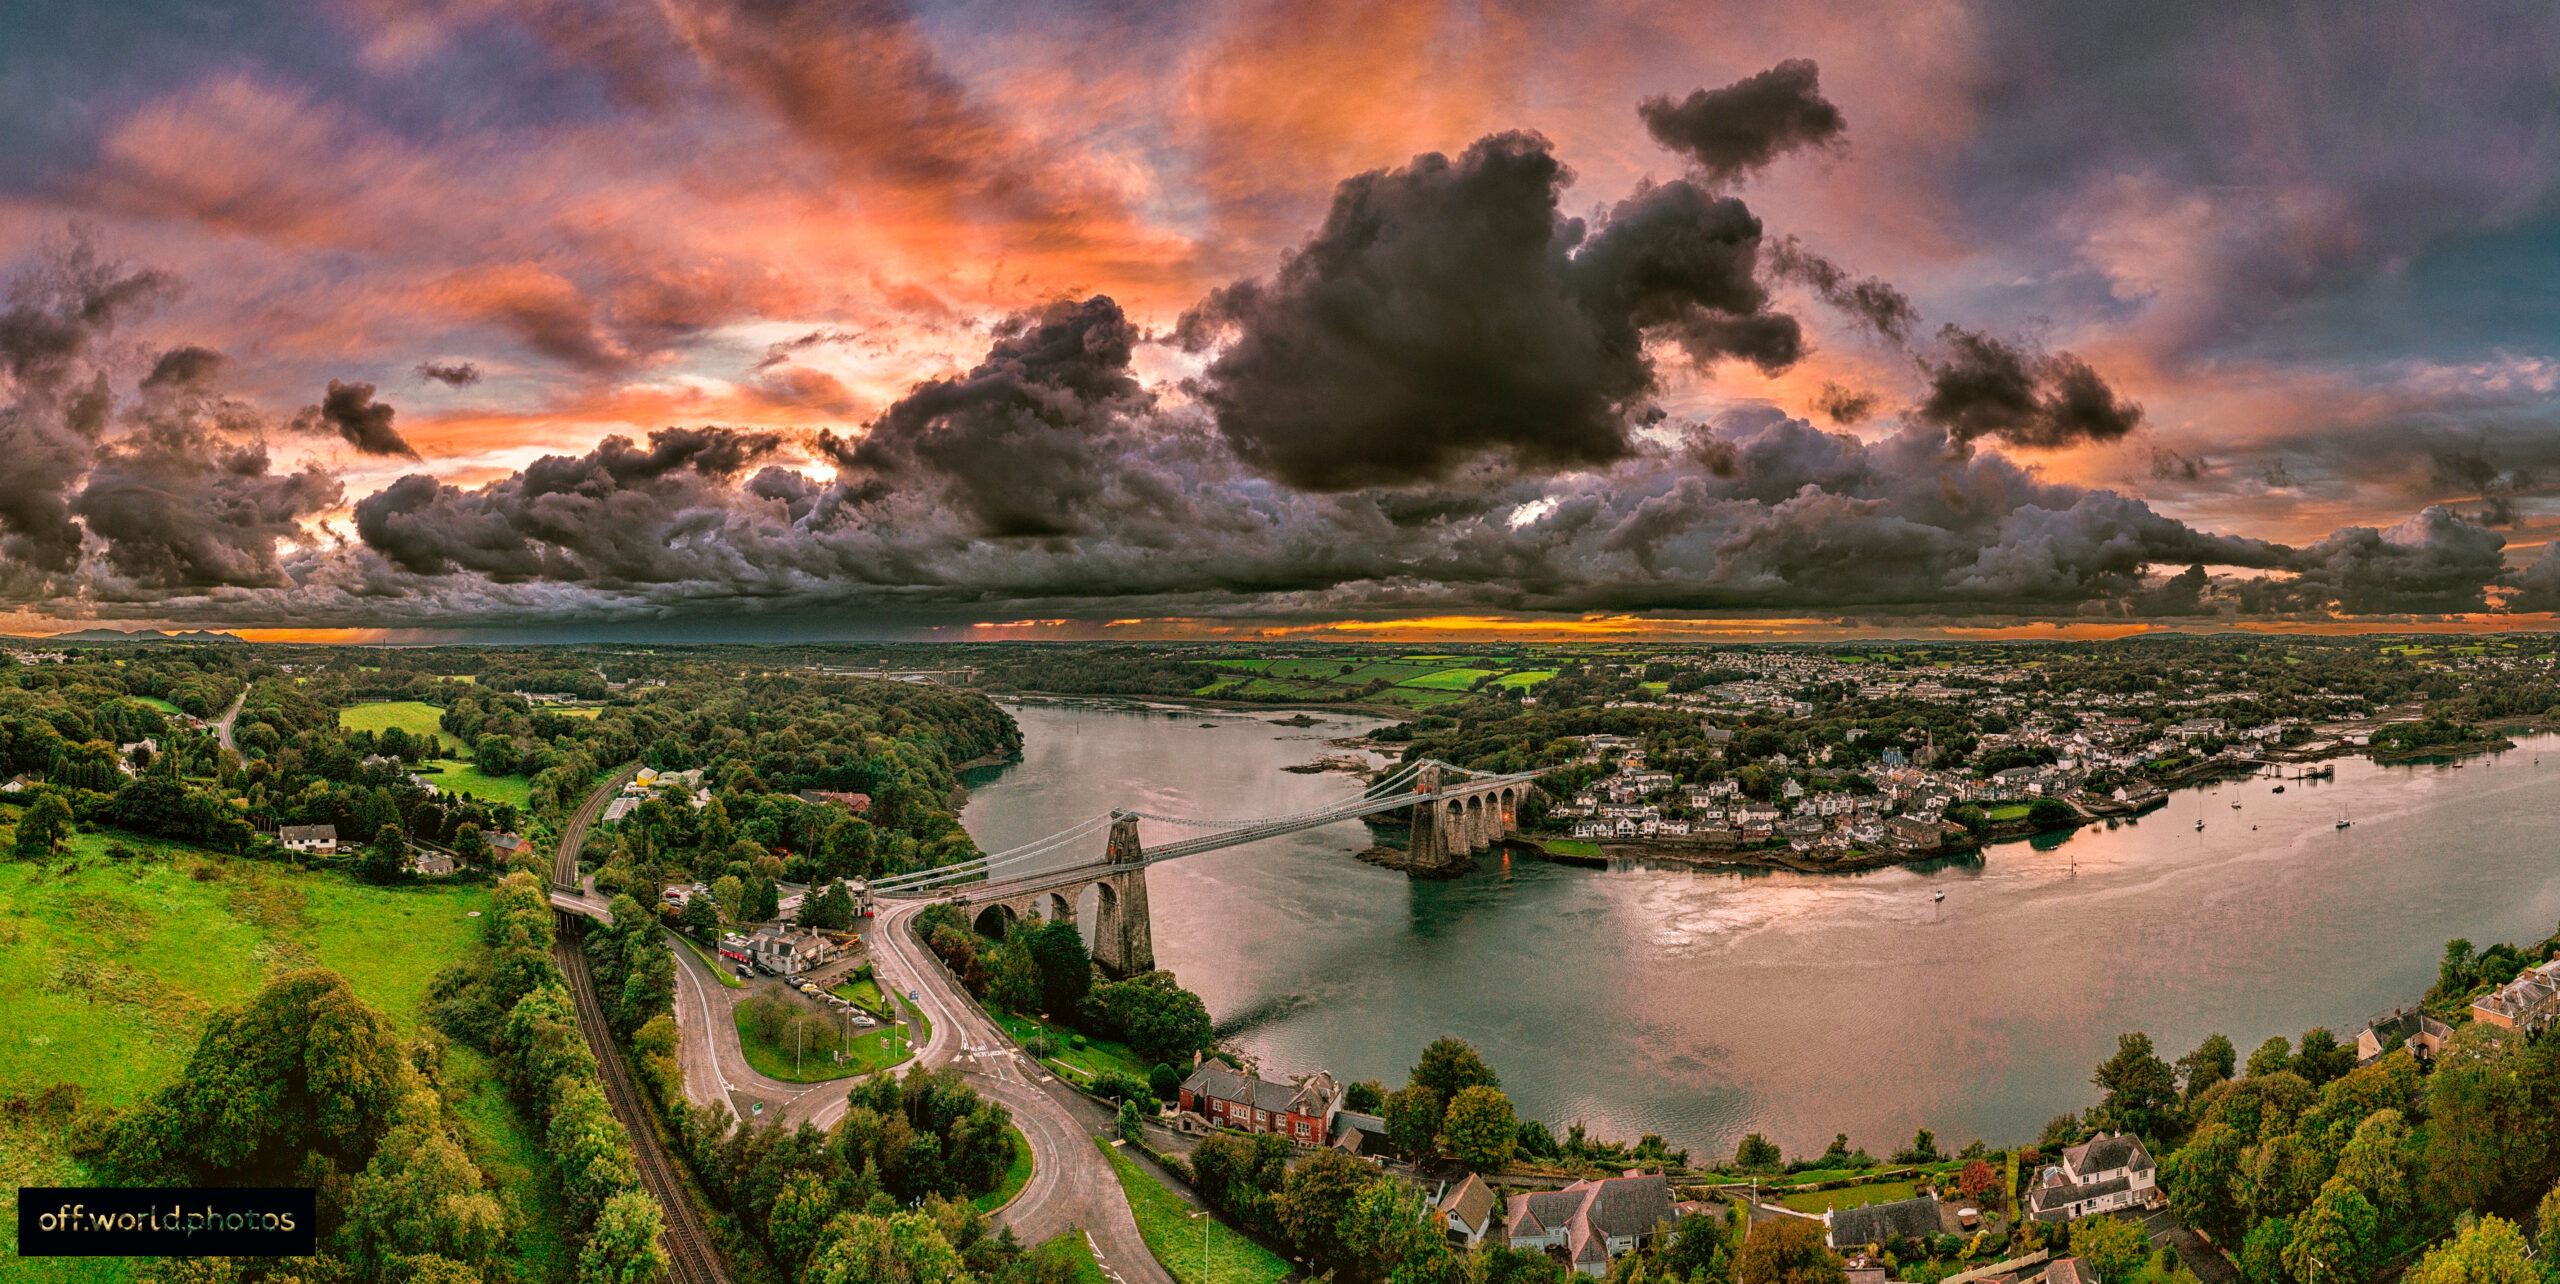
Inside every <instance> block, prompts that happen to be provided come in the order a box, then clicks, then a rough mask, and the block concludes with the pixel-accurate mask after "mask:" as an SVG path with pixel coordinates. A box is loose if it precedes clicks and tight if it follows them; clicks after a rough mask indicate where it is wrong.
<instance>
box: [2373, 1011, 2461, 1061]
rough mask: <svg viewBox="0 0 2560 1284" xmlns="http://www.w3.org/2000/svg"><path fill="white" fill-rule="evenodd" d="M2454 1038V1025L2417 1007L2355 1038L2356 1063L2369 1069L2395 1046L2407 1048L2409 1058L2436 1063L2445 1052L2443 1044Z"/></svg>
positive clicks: (2394, 1015) (2374, 1024)
mask: <svg viewBox="0 0 2560 1284" xmlns="http://www.w3.org/2000/svg"><path fill="white" fill-rule="evenodd" d="M2452 1037H2453V1027H2452V1026H2449V1025H2446V1024H2445V1023H2444V1022H2442V1021H2438V1020H2436V1019H2435V1018H2434V1017H2431V1016H2428V1015H2427V1014H2426V1013H2425V1012H2422V1011H2419V1010H2418V1009H2415V1008H2411V1009H2408V1010H2406V1011H2402V1012H2394V1013H2392V1014H2391V1015H2390V1016H2387V1017H2384V1018H2382V1019H2380V1020H2378V1021H2375V1022H2374V1023H2373V1024H2371V1025H2368V1026H2366V1027H2365V1028H2364V1033H2362V1034H2359V1035H2357V1036H2356V1064H2357V1065H2359V1066H2369V1065H2372V1064H2373V1063H2374V1062H2376V1061H2380V1060H2381V1059H2382V1054H2383V1053H2385V1052H2387V1051H2389V1050H2390V1049H2391V1048H2392V1046H2393V1045H2395V1044H2397V1045H2400V1046H2403V1047H2406V1048H2408V1049H2409V1055H2411V1056H2413V1057H2416V1058H2417V1059H2419V1060H2420V1061H2433V1060H2435V1059H2436V1054H2437V1053H2438V1052H2441V1051H2443V1050H2444V1041H2445V1040H2447V1039H2450V1038H2452Z"/></svg>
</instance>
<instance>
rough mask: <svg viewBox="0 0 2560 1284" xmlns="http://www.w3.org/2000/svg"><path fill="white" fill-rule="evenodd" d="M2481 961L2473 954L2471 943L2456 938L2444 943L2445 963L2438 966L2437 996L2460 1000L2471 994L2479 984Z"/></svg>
mask: <svg viewBox="0 0 2560 1284" xmlns="http://www.w3.org/2000/svg"><path fill="white" fill-rule="evenodd" d="M2479 976H2480V960H2479V958H2478V957H2477V956H2475V955H2474V954H2473V953H2472V952H2471V942H2470V941H2468V940H2465V939H2463V938H2462V937H2459V936H2457V937H2455V938H2453V939H2452V940H2450V941H2447V942H2445V943H2444V961H2443V962H2442V963H2439V964H2437V965H2436V994H2437V995H2438V996H2439V997H2441V998H2448V999H2450V998H2458V997H2460V996H2462V995H2465V994H2468V993H2470V992H2471V987H2472V986H2473V985H2475V984H2477V983H2478V981H2479Z"/></svg>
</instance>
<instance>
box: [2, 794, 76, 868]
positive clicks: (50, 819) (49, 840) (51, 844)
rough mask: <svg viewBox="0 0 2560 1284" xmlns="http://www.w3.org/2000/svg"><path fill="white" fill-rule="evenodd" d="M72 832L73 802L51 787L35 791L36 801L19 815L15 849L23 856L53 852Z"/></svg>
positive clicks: (22, 858)
mask: <svg viewBox="0 0 2560 1284" xmlns="http://www.w3.org/2000/svg"><path fill="white" fill-rule="evenodd" d="M70 836H71V805H70V804H69V803H66V802H64V801H62V795H60V794H57V793H55V792H53V791H52V790H50V789H47V790H43V791H41V792H39V793H38V794H36V798H35V801H34V802H31V803H28V804H27V806H26V809H25V810H24V811H22V812H20V813H19V815H18V841H17V845H16V846H15V848H13V850H14V851H15V852H16V853H17V856H18V859H20V860H33V859H37V858H40V857H45V856H51V855H52V854H53V853H54V851H55V849H56V848H59V847H60V846H61V845H62V840H64V839H65V838H68V837H70Z"/></svg>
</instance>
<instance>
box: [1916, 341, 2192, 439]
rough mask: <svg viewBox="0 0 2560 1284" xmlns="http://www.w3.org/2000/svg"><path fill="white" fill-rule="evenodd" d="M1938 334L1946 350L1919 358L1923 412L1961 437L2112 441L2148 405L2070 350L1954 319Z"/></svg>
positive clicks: (2135, 421) (2128, 428)
mask: <svg viewBox="0 0 2560 1284" xmlns="http://www.w3.org/2000/svg"><path fill="white" fill-rule="evenodd" d="M1938 340H1939V343H1940V344H1941V346H1942V347H1943V348H1944V349H1945V352H1946V355H1945V356H1944V357H1943V358H1940V359H1935V360H1932V359H1928V358H1923V359H1922V361H1921V368H1922V369H1923V370H1925V371H1926V372H1927V373H1928V376H1929V395H1928V398H1927V399H1926V400H1924V401H1923V402H1922V403H1921V404H1920V407H1919V410H1918V415H1919V417H1920V418H1921V419H1922V420H1924V421H1926V422H1928V423H1932V424H1936V425H1938V426H1939V427H1942V428H1945V429H1946V430H1947V432H1948V435H1950V436H1951V437H1953V438H1954V439H1955V440H1956V441H1957V442H1958V443H1959V444H1964V443H1970V442H1973V441H1975V440H1977V439H1979V438H1983V437H1997V438H1999V439H2000V440H2002V441H2005V442H2007V443H2009V444H2010V445H2012V446H2025V447H2030V448H2036V449H2047V450H2050V449H2054V448H2057V447H2062V446H2077V445H2083V444H2090V443H2099V442H2109V441H2114V440H2116V439H2118V438H2120V437H2123V436H2124V435H2125V434H2126V433H2129V432H2132V431H2133V429H2134V426H2135V425H2136V424H2139V423H2141V422H2142V407H2140V406H2138V405H2135V404H2134V403H2133V402H2130V401H2127V400H2124V399H2123V398H2121V397H2119V396H2117V395H2116V393H2115V390H2114V389H2112V388H2110V387H2108V386H2107V383H2106V380H2104V379H2103V378H2100V377H2099V375H2098V372H2097V371H2095V370H2093V369H2091V368H2090V366H2089V363H2088V362H2085V361H2082V360H2081V359H2080V358H2078V357H2076V356H2073V355H2072V354H2070V353H2068V352H2063V353H2056V354H2053V355H2050V356H2039V355H2031V354H2029V353H2027V352H2025V351H2022V350H2020V349H2018V348H2015V347H2012V346H2010V345H2009V344H2006V343H2002V342H2001V341H2000V340H1998V339H1994V338H1992V337H1991V336H1989V335H1986V334H1981V333H1978V332H1975V331H1971V330H1966V329H1963V328H1961V327H1958V326H1953V325H1949V326H1946V327H1944V328H1942V329H1940V330H1939V331H1938Z"/></svg>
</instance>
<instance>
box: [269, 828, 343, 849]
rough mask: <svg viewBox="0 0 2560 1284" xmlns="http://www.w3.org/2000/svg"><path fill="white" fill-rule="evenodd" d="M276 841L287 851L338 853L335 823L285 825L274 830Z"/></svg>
mask: <svg viewBox="0 0 2560 1284" xmlns="http://www.w3.org/2000/svg"><path fill="white" fill-rule="evenodd" d="M276 841H277V842H280V843H282V844H284V849H285V850H286V851H289V852H318V853H319V854H321V855H323V856H335V855H337V854H338V827H337V826H335V825H287V826H285V827H284V828H282V829H279V830H277V831H276Z"/></svg>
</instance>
